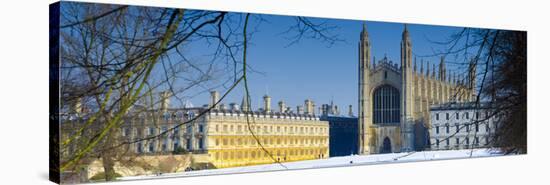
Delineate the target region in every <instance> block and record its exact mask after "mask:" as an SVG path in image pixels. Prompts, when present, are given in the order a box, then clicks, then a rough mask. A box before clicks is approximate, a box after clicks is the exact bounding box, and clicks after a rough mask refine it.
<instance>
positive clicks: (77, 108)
mask: <svg viewBox="0 0 550 185" xmlns="http://www.w3.org/2000/svg"><path fill="white" fill-rule="evenodd" d="M71 113H77V114H80V113H82V98H76V100H75V101H74V102H73V104H72V105H71Z"/></svg>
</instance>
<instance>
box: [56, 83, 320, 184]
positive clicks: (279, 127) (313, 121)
mask: <svg viewBox="0 0 550 185" xmlns="http://www.w3.org/2000/svg"><path fill="white" fill-rule="evenodd" d="M167 95H169V94H167V93H161V96H160V101H161V103H160V108H159V109H155V110H141V111H140V110H137V108H136V110H134V111H135V112H136V113H129V114H128V116H127V117H126V118H125V120H124V123H123V125H122V126H121V127H120V129H119V130H118V131H117V136H118V137H117V138H118V139H119V140H121V141H127V142H130V144H128V145H124V146H123V147H124V148H125V150H127V151H129V152H128V154H129V155H130V154H131V155H133V156H137V157H139V158H143V156H165V155H171V154H175V153H174V152H175V151H176V152H178V151H179V153H177V154H179V155H181V154H192V155H193V159H195V158H197V157H198V156H200V159H201V160H200V161H198V160H195V162H200V163H204V164H205V165H207V166H208V165H209V168H225V167H234V166H245V165H255V164H267V163H274V162H289V161H298V160H308V159H321V158H328V157H329V138H328V137H329V124H328V122H327V121H321V120H320V119H319V115H316V113H315V111H314V103H313V101H311V100H306V101H305V105H304V107H305V110H304V111H303V112H298V113H295V112H293V111H291V110H290V108H289V107H286V106H285V104H284V102H280V103H279V111H273V110H271V107H270V106H271V102H270V101H271V98H270V97H269V96H267V95H266V96H264V106H263V108H260V109H258V110H257V111H250V110H249V107H248V103H246V102H243V106H239V105H236V104H234V103H232V104H230V106H229V107H226V106H225V105H223V104H218V105H216V106H213V105H214V104H215V102H218V98H219V94H218V93H217V92H212V93H211V100H210V104H209V105H205V106H203V107H192V106H187V107H184V108H169V99H168V98H166V97H167ZM209 107H213V108H212V109H209ZM298 107H301V106H298ZM67 120H68V119H67ZM247 120H248V121H247ZM186 122H188V123H186ZM84 123H85V118H83V117H82V116H77V115H75V116H74V118H72V121H66V122H64V123H63V124H62V127H63V128H62V129H63V131H62V133H65V136H64V137H65V138H66V137H67V136H66V135H67V134H70V133H73V132H74V130H76V128H78V127H79V126H81V125H82V124H84ZM182 123H186V124H183V125H182ZM91 130H93V129H91ZM91 130H90V131H91ZM159 135H160V136H159ZM156 136H158V137H156ZM150 137H153V138H150ZM144 138H150V139H146V140H142V141H140V139H144ZM135 141H137V142H135ZM73 151H74V150H73V149H71V150H69V151H67V152H73ZM66 155H68V154H66ZM205 156H206V157H205ZM140 173H144V172H140ZM125 174H131V175H133V174H132V173H125Z"/></svg>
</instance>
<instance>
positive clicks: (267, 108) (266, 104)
mask: <svg viewBox="0 0 550 185" xmlns="http://www.w3.org/2000/svg"><path fill="white" fill-rule="evenodd" d="M264 110H265V112H266V113H270V112H271V97H269V96H268V95H265V96H264Z"/></svg>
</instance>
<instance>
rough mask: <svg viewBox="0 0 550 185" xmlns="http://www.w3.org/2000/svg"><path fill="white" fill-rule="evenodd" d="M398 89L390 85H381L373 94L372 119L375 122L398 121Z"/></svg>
mask: <svg viewBox="0 0 550 185" xmlns="http://www.w3.org/2000/svg"><path fill="white" fill-rule="evenodd" d="M399 99H400V94H399V90H397V89H396V88H395V87H392V86H390V85H382V86H380V87H378V88H376V90H374V94H373V100H374V101H373V104H372V107H373V109H372V110H373V121H374V123H375V124H392V123H399V114H400V113H399V107H400V106H401V104H400V102H399Z"/></svg>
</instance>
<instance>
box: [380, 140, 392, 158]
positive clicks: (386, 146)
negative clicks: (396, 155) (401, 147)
mask: <svg viewBox="0 0 550 185" xmlns="http://www.w3.org/2000/svg"><path fill="white" fill-rule="evenodd" d="M380 153H383V154H384V153H391V141H390V138H388V137H386V138H384V142H383V144H382V151H380Z"/></svg>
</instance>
